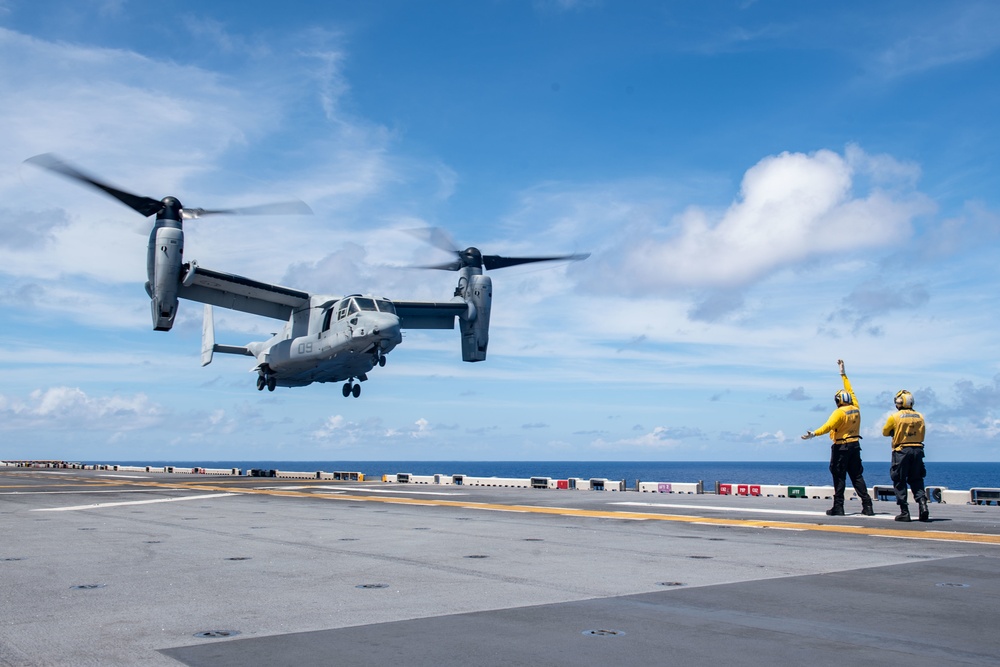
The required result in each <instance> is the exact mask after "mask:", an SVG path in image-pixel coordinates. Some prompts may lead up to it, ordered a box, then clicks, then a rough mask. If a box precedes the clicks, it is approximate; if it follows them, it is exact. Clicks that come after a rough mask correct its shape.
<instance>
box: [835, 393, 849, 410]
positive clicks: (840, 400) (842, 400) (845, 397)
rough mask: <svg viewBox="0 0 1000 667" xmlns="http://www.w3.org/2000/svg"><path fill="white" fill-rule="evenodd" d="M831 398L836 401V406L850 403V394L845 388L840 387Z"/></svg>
mask: <svg viewBox="0 0 1000 667" xmlns="http://www.w3.org/2000/svg"><path fill="white" fill-rule="evenodd" d="M833 400H834V402H836V404H837V407H838V408H839V407H841V406H843V405H850V404H851V394H850V393H848V391H847V390H846V389H841V390H840V391H838V392H837V393H836V394H834V395H833Z"/></svg>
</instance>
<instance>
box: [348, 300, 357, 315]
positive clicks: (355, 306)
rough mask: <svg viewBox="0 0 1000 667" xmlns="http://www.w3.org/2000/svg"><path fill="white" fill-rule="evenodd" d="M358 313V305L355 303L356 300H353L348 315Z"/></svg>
mask: <svg viewBox="0 0 1000 667" xmlns="http://www.w3.org/2000/svg"><path fill="white" fill-rule="evenodd" d="M356 312H358V304H356V303H354V299H351V306H350V308H348V309H347V314H348V315H353V314H354V313H356Z"/></svg>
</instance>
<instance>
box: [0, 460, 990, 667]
mask: <svg viewBox="0 0 1000 667" xmlns="http://www.w3.org/2000/svg"><path fill="white" fill-rule="evenodd" d="M827 507H829V501H824V500H811V499H778V498H760V497H740V496H715V495H701V496H695V495H678V494H640V493H636V492H625V493H620V492H599V491H564V490H560V491H553V490H532V489H502V488H500V489H497V488H473V487H437V486H410V485H385V484H381V483H379V482H375V483H368V482H363V483H359V482H330V481H300V480H288V481H281V480H273V479H261V478H246V477H233V478H230V477H220V478H206V477H205V476H202V475H174V476H171V477H170V478H169V479H164V478H163V476H156V475H141V474H130V475H129V476H128V477H122V476H110V475H109V474H108V473H106V472H99V471H76V470H68V471H47V470H46V471H42V470H33V469H6V470H0V530H2V535H3V540H2V542H0V586H2V591H3V594H2V602H3V604H2V607H3V609H4V614H3V618H2V624H0V665H87V664H93V665H178V664H188V665H237V664H239V665H247V664H268V665H285V664H287V665H307V664H345V665H346V664H352V665H357V664H385V663H387V662H389V661H390V660H391V661H393V662H394V663H395V664H444V665H449V664H456V665H457V664H469V663H476V664H480V665H492V664H497V665H499V664H504V665H512V664H529V663H530V664H536V663H546V664H557V665H560V664H566V665H569V664H598V663H600V662H603V661H605V660H608V661H612V660H613V661H614V662H615V664H651V663H652V664H676V665H682V664H699V663H706V662H707V663H716V662H720V661H727V662H729V663H730V664H751V662H752V663H756V664H768V663H772V662H776V661H781V662H783V663H786V664H787V663H788V662H789V661H791V660H795V661H796V662H804V661H806V660H808V662H809V663H810V664H812V665H827V664H829V665H833V664H838V665H839V664H844V661H845V660H864V661H866V662H867V661H872V662H874V663H875V664H880V665H896V664H898V665H904V664H905V665H908V666H910V667H912V666H913V665H923V664H926V665H931V664H933V665H940V664H970V665H986V664H996V656H997V655H1000V639H998V637H997V635H996V633H995V632H992V631H991V630H990V628H991V627H992V626H993V625H994V624H993V620H992V619H993V618H994V617H995V608H994V607H995V603H996V600H997V599H1000V595H998V594H1000V577H997V576H996V574H995V573H996V572H997V571H998V566H1000V507H997V506H975V505H941V504H932V505H931V517H932V521H931V522H929V523H919V522H913V523H909V524H901V523H897V522H894V521H892V516H893V515H894V514H895V510H896V506H895V505H894V504H892V503H889V502H876V503H875V509H876V511H877V512H878V515H877V516H875V517H864V516H862V515H861V514H860V503H858V501H856V500H855V501H850V502H848V506H847V511H848V516H845V517H827V516H826V515H825V513H824V510H825V509H826V508H827ZM748 659H752V660H750V662H748Z"/></svg>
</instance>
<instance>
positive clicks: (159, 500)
mask: <svg viewBox="0 0 1000 667" xmlns="http://www.w3.org/2000/svg"><path fill="white" fill-rule="evenodd" d="M235 495H238V494H235V493H208V494H203V495H200V496H182V497H180V498H157V499H155V500H129V501H126V502H120V503H97V504H94V505H74V506H72V507H42V508H39V509H33V510H31V511H32V512H70V511H73V510H96V509H101V508H104V507H123V506H125V505H152V504H153V503H173V502H178V501H181V500H206V499H208V498H222V497H224V496H235Z"/></svg>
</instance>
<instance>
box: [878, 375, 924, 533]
mask: <svg viewBox="0 0 1000 667" xmlns="http://www.w3.org/2000/svg"><path fill="white" fill-rule="evenodd" d="M894 403H895V404H896V410H898V412H896V413H894V414H891V415H889V418H888V419H887V420H886V421H885V426H883V427H882V435H886V436H889V437H891V438H892V467H891V468H889V478H890V479H892V488H893V490H894V491H895V492H896V504H897V505H899V516H897V517H896V521H909V520H910V508H909V506H908V504H907V502H906V500H907V498H906V486H907V484H909V486H910V489H912V490H913V499H914V500H916V501H917V506H918V507H919V508H920V514H919V517H918V518H919V519H920V520H921V521H930V517H931V513H930V511H929V510H928V509H927V492H926V491H925V490H924V477H926V476H927V469H926V468H925V467H924V432H925V430H926V427H925V426H924V416H923V415H922V414H920V413H919V412H917V411H916V410H914V409H913V394H911V393H910V392H908V391H906V390H905V389H903V390H902V391H899V392H897V393H896V398H895V400H894Z"/></svg>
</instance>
